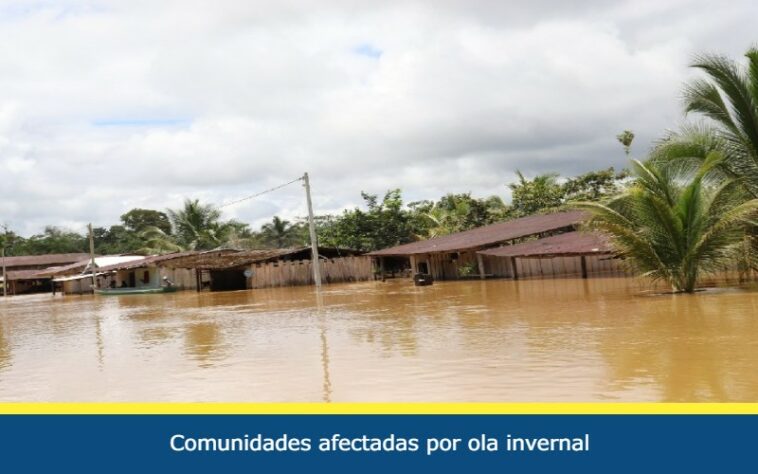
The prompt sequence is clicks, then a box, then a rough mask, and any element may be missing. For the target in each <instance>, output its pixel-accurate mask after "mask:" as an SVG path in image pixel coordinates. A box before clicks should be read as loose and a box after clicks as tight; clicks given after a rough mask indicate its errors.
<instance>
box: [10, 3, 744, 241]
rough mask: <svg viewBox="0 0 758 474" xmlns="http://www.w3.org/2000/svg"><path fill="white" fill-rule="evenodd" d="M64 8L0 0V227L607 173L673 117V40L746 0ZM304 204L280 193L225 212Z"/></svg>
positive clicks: (695, 45) (704, 43)
mask: <svg viewBox="0 0 758 474" xmlns="http://www.w3.org/2000/svg"><path fill="white" fill-rule="evenodd" d="M512 3H513V2H495V1H492V2H490V1H468V2H456V1H440V2H421V1H417V2H400V1H396V2H381V3H366V4H365V5H363V6H362V7H361V6H357V4H356V3H355V2H347V1H339V0H333V1H330V2H319V5H318V7H315V6H314V7H312V8H306V7H304V6H303V4H302V3H300V2H294V1H286V2H277V3H276V5H272V4H271V2H250V1H227V0H220V1H216V2H213V3H208V2H199V1H186V0H185V1H178V0H177V1H166V2H148V1H123V2H102V3H100V2H95V1H85V0H82V1H76V0H68V1H64V2H50V3H44V2H42V3H36V2H35V3H34V4H31V6H29V5H30V4H28V3H27V2H4V3H2V4H0V32H1V33H2V35H3V38H11V40H9V41H3V42H0V104H2V105H1V106H0V180H1V181H0V222H6V223H8V224H10V225H11V227H13V228H14V229H17V230H19V231H21V232H22V233H32V232H37V231H39V230H40V229H41V228H42V227H43V226H44V225H45V224H68V225H73V226H81V225H83V224H84V223H86V222H88V221H90V220H91V221H93V222H95V224H97V225H108V224H112V223H115V222H117V220H118V216H119V215H120V214H122V213H123V212H125V211H127V210H129V209H130V208H132V207H135V206H140V207H150V208H156V209H163V208H165V207H168V206H176V205H179V204H180V203H181V201H182V199H183V198H184V197H198V198H201V199H203V200H207V201H211V202H217V203H221V202H226V201H229V200H232V199H235V198H237V197H240V196H244V195H248V194H251V193H253V192H256V191H258V190H261V189H265V188H268V187H270V186H274V185H276V184H279V183H281V182H284V181H288V180H290V179H292V178H294V177H296V176H298V175H300V174H302V172H303V171H306V170H308V171H310V173H311V177H312V182H313V188H314V192H315V194H316V195H315V201H316V207H317V211H319V212H330V211H338V210H340V209H342V208H344V207H347V206H352V205H356V204H359V203H360V194H359V193H360V191H361V190H365V191H368V192H373V193H380V194H381V193H383V192H384V191H385V190H386V189H388V188H394V187H401V188H402V189H403V190H404V192H405V195H406V198H407V199H408V200H414V199H422V198H436V197H438V196H439V195H441V194H442V193H444V192H447V191H455V192H465V191H471V192H473V193H474V194H475V195H488V194H493V193H496V194H500V195H502V196H506V195H507V191H506V187H505V183H506V182H508V181H509V180H511V179H512V178H513V172H514V170H515V169H517V168H518V169H521V170H523V171H524V172H526V173H527V174H533V173H537V172H546V171H559V172H563V173H578V172H582V171H586V170H589V169H592V168H598V167H605V166H609V165H615V166H623V165H624V156H623V152H622V151H621V148H620V146H619V145H618V143H616V141H615V138H614V137H615V134H616V133H618V132H619V131H621V130H623V129H625V128H631V129H632V130H634V131H635V133H636V134H637V140H636V142H635V146H634V149H635V151H636V153H637V154H643V153H644V152H645V150H646V148H647V147H648V146H649V145H650V143H651V141H652V140H654V139H655V138H656V137H658V136H660V135H661V133H662V132H663V130H664V129H665V128H666V127H672V126H675V125H676V123H677V122H678V121H681V118H682V117H681V110H680V104H679V103H678V95H679V91H680V89H681V83H682V81H684V80H685V79H686V78H688V77H691V75H692V72H691V71H689V70H688V69H687V67H686V65H687V62H688V61H689V60H690V59H691V56H692V54H694V53H696V52H699V51H704V50H706V51H719V52H724V53H726V54H730V55H732V56H735V57H736V56H737V55H739V54H740V53H741V52H742V51H743V50H744V49H746V48H747V47H748V46H749V45H750V44H752V43H753V42H755V41H756V38H755V36H754V27H753V21H752V20H753V18H755V16H756V15H755V14H756V13H758V11H756V10H757V8H756V7H755V6H753V4H752V2H749V1H744V2H734V3H732V4H730V7H729V8H722V9H714V8H712V7H711V6H709V4H708V3H706V2H702V1H684V0H679V1H676V2H659V1H650V2H639V1H627V2H615V3H610V2H560V3H558V4H556V2H548V1H542V0H536V1H533V2H529V3H528V4H522V5H519V6H514V5H512ZM225 212H226V215H227V216H229V217H237V218H239V219H242V220H245V221H249V222H253V223H254V224H259V223H260V222H262V221H263V220H266V219H268V218H270V217H271V216H272V215H273V214H282V215H284V216H286V217H293V216H301V215H303V214H304V212H305V209H304V203H303V199H302V189H301V188H300V187H298V186H291V187H289V188H285V189H283V190H280V191H278V192H277V193H275V194H271V195H267V196H266V197H265V198H262V199H259V200H255V201H249V202H245V203H242V204H240V205H238V206H235V207H233V208H228V209H227V210H226V211H225Z"/></svg>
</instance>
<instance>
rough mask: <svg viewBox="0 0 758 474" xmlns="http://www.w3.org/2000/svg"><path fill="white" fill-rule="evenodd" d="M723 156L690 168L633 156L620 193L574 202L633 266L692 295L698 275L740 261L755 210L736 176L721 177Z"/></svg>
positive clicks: (712, 156)
mask: <svg viewBox="0 0 758 474" xmlns="http://www.w3.org/2000/svg"><path fill="white" fill-rule="evenodd" d="M723 159H724V158H723V156H722V155H720V154H719V153H717V152H712V153H710V154H709V155H708V156H707V157H706V159H705V161H704V163H703V164H702V165H701V166H699V167H698V168H694V169H693V168H692V167H689V168H687V167H684V166H657V165H656V164H655V163H652V162H648V163H641V162H639V161H633V173H634V175H635V177H636V180H635V182H634V183H633V184H632V185H631V186H630V188H629V189H628V191H627V192H626V193H625V194H623V195H621V196H620V197H617V198H615V199H613V200H611V201H610V202H608V203H606V204H602V203H591V202H584V203H577V204H576V205H574V207H578V208H581V209H585V210H587V211H590V212H591V213H592V214H593V218H592V219H591V221H590V223H589V226H590V227H591V228H595V229H598V230H601V231H603V232H605V233H606V234H608V235H610V237H611V240H612V242H613V245H614V246H615V248H616V250H617V251H618V253H619V255H620V256H621V257H625V258H626V259H627V262H629V264H630V265H631V266H632V267H633V268H634V269H635V270H637V271H638V272H640V273H642V274H643V275H645V276H649V277H651V278H653V279H654V280H664V281H667V282H668V283H670V284H671V286H672V288H673V289H674V291H677V292H680V291H681V292H687V293H691V292H693V291H694V290H695V286H696V284H697V282H698V279H699V278H700V277H701V276H702V275H704V274H709V273H715V272H717V271H720V270H723V268H724V267H725V266H726V265H728V264H730V263H733V262H735V261H737V259H738V257H739V254H740V250H741V247H742V244H743V241H744V239H745V235H746V233H745V229H746V227H747V226H748V225H749V224H750V221H751V219H753V218H754V217H755V216H756V214H757V213H758V199H752V200H746V196H747V193H746V192H745V190H744V187H743V186H742V181H741V180H736V179H721V178H722V176H719V174H720V173H719V171H717V170H718V168H719V167H720V166H721V164H722V160H723Z"/></svg>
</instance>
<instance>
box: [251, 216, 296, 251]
mask: <svg viewBox="0 0 758 474" xmlns="http://www.w3.org/2000/svg"><path fill="white" fill-rule="evenodd" d="M260 236H261V238H262V240H263V242H264V244H266V245H267V246H269V247H276V248H280V249H281V248H286V247H293V246H295V245H304V243H305V242H304V241H303V240H302V232H300V229H299V226H298V225H297V224H292V223H291V222H290V221H287V220H283V219H281V218H280V217H279V216H274V218H273V219H272V220H271V222H269V223H266V224H264V225H263V226H262V227H261V231H260Z"/></svg>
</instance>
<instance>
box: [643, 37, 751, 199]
mask: <svg viewBox="0 0 758 474" xmlns="http://www.w3.org/2000/svg"><path fill="white" fill-rule="evenodd" d="M745 56H746V57H747V65H746V67H743V66H742V65H740V64H738V63H736V62H735V61H732V60H730V59H729V58H727V57H724V56H720V55H702V56H699V57H698V58H696V60H695V62H694V63H693V64H692V67H694V68H697V69H699V70H701V71H703V72H704V73H705V74H706V77H704V78H702V79H697V80H695V81H692V82H690V83H689V84H688V85H687V86H686V87H685V90H684V102H685V110H686V112H687V113H693V112H694V113H697V114H700V115H702V116H704V117H706V118H708V119H710V121H709V122H708V123H707V124H704V125H696V126H688V127H685V128H684V129H683V130H682V131H681V132H675V133H672V134H670V135H669V136H668V137H666V138H665V139H664V140H663V141H662V142H661V143H660V144H659V145H658V146H657V147H656V149H655V151H654V153H653V156H652V158H653V159H654V160H656V161H693V160H694V161H699V162H701V163H702V162H703V161H704V160H705V158H706V156H708V154H709V153H710V152H711V151H714V150H715V151H718V152H720V153H721V154H722V155H723V157H724V159H723V160H722V161H721V164H720V165H719V166H720V167H721V168H722V170H723V171H724V173H726V174H727V175H728V176H730V177H732V178H744V185H745V187H746V188H747V190H748V191H749V192H750V194H752V196H753V197H758V49H756V48H751V49H750V50H748V52H747V53H746V54H745Z"/></svg>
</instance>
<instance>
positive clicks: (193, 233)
mask: <svg viewBox="0 0 758 474" xmlns="http://www.w3.org/2000/svg"><path fill="white" fill-rule="evenodd" d="M167 213H168V217H169V220H170V221H171V226H172V227H173V229H174V235H175V236H176V237H177V241H178V243H179V245H181V246H183V247H185V248H187V249H190V250H208V249H213V248H217V247H219V246H220V245H221V244H222V243H223V242H224V239H225V236H226V234H227V233H228V232H229V231H230V230H231V227H230V225H229V224H228V223H223V222H221V221H220V219H221V211H219V210H218V209H216V208H214V207H213V206H212V205H210V204H200V201H199V200H198V199H195V200H191V199H187V200H185V201H184V207H183V208H182V209H179V210H172V209H168V210H167Z"/></svg>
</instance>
